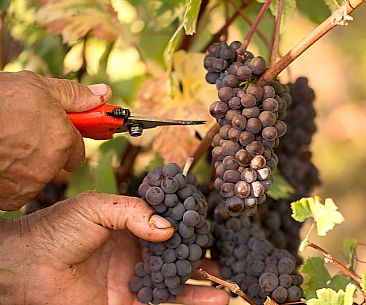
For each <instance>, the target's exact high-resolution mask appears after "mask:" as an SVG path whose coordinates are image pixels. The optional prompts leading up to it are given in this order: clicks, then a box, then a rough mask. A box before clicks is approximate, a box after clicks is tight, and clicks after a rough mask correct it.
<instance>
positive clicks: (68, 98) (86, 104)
mask: <svg viewBox="0 0 366 305" xmlns="http://www.w3.org/2000/svg"><path fill="white" fill-rule="evenodd" d="M46 85H47V86H48V88H47V89H48V90H49V92H50V93H51V95H52V97H53V98H55V99H56V100H57V101H58V103H60V105H61V107H62V108H63V109H64V110H65V111H66V112H81V111H86V110H90V109H94V108H96V107H98V106H100V105H102V104H104V103H105V102H107V101H109V100H110V99H111V97H112V90H111V88H110V87H109V86H107V85H106V84H94V85H89V86H85V85H83V84H79V83H76V82H74V81H70V80H66V79H57V78H46Z"/></svg>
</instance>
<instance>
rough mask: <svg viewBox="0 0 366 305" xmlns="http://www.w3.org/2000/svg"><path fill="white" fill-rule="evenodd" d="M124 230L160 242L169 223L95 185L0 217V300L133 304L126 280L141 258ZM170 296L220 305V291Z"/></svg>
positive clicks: (191, 289) (197, 304)
mask: <svg viewBox="0 0 366 305" xmlns="http://www.w3.org/2000/svg"><path fill="white" fill-rule="evenodd" d="M131 233H132V234H134V235H137V236H139V237H141V238H143V239H145V240H150V241H164V240H166V239H168V238H169V237H170V236H171V235H172V234H173V228H172V227H171V225H170V223H169V222H168V221H166V220H165V219H163V218H161V217H159V216H157V215H154V212H153V210H151V208H150V207H148V206H147V204H146V203H145V202H144V201H143V200H141V199H138V198H131V197H124V196H117V195H108V194H101V193H95V192H87V193H84V194H81V195H79V196H77V197H74V198H71V199H68V200H65V201H62V202H59V203H57V204H56V205H54V206H51V207H49V208H47V209H45V210H40V211H38V212H36V213H34V214H30V215H28V216H26V217H23V218H22V219H20V220H19V221H13V222H10V221H4V220H3V221H0V304H1V305H24V304H26V305H46V304H48V305H56V304H57V305H70V304H73V305H86V304H87V305H137V304H140V303H139V302H138V301H137V300H136V298H135V294H133V293H132V292H130V291H129V289H128V285H127V283H128V280H129V278H130V277H131V275H133V273H134V265H135V264H136V262H138V261H140V260H141V259H142V258H141V257H142V253H141V248H140V245H139V242H138V240H137V238H136V237H135V236H133V235H132V234H131ZM209 271H210V272H212V269H211V270H209ZM177 302H178V303H180V302H181V303H184V304H189V305H211V304H212V305H225V304H227V303H228V296H227V294H226V293H225V292H224V291H221V290H218V289H215V288H213V287H200V286H189V285H187V287H186V288H185V289H184V291H183V293H182V295H181V296H179V297H178V300H177Z"/></svg>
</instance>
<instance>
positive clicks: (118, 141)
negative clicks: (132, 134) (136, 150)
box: [99, 135, 128, 156]
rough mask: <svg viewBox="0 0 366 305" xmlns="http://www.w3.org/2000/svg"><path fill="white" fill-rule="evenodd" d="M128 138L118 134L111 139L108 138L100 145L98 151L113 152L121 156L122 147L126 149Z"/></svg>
mask: <svg viewBox="0 0 366 305" xmlns="http://www.w3.org/2000/svg"><path fill="white" fill-rule="evenodd" d="M127 144H128V140H127V138H126V137H125V136H122V135H119V136H116V137H115V138H114V139H112V140H108V141H106V142H104V143H103V144H102V145H100V147H99V150H100V153H102V154H105V153H108V152H113V153H114V154H115V155H116V156H121V154H122V152H123V150H124V149H126V147H127Z"/></svg>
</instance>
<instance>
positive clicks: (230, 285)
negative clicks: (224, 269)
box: [192, 269, 257, 305]
mask: <svg viewBox="0 0 366 305" xmlns="http://www.w3.org/2000/svg"><path fill="white" fill-rule="evenodd" d="M192 274H194V276H195V277H197V278H199V279H202V280H209V281H211V282H214V283H216V284H219V285H221V286H222V287H226V288H227V289H229V290H230V291H231V292H233V293H235V294H237V295H238V296H240V297H241V298H243V299H244V300H245V301H247V302H248V303H249V304H250V305H257V303H255V302H254V301H253V300H252V299H251V298H250V297H249V296H247V295H246V294H245V293H244V291H243V290H241V289H240V287H239V285H238V284H237V283H234V282H228V281H225V280H223V279H220V278H218V277H216V276H214V275H212V274H210V273H208V272H207V271H205V270H203V269H199V270H193V271H192Z"/></svg>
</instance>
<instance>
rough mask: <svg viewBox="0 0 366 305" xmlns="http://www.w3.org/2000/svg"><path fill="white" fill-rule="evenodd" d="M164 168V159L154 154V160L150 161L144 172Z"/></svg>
mask: <svg viewBox="0 0 366 305" xmlns="http://www.w3.org/2000/svg"><path fill="white" fill-rule="evenodd" d="M162 166H164V159H163V158H162V157H161V156H160V154H159V153H155V155H154V158H153V159H152V160H150V162H149V164H148V165H147V166H146V171H147V172H149V171H151V170H153V169H154V168H157V167H162Z"/></svg>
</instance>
